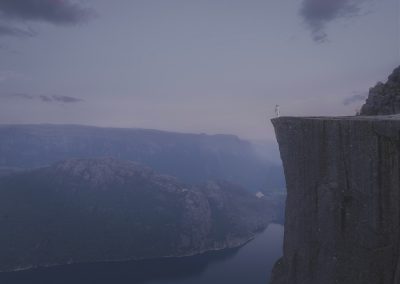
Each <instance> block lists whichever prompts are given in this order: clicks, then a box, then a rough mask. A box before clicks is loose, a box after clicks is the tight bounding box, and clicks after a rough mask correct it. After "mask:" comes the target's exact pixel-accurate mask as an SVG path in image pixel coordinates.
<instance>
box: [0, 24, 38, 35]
mask: <svg viewBox="0 0 400 284" xmlns="http://www.w3.org/2000/svg"><path fill="white" fill-rule="evenodd" d="M34 34H35V33H34V32H33V31H31V30H24V29H21V28H18V27H13V26H9V25H6V24H0V36H33V35H34Z"/></svg>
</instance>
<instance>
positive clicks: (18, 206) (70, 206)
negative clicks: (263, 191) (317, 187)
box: [0, 158, 274, 271]
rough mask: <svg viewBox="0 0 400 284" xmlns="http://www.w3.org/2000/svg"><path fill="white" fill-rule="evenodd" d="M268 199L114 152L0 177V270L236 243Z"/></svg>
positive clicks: (261, 215) (263, 218)
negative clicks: (194, 182)
mask: <svg viewBox="0 0 400 284" xmlns="http://www.w3.org/2000/svg"><path fill="white" fill-rule="evenodd" d="M273 218H274V208H273V205H272V204H271V203H270V202H269V201H268V200H266V199H263V198H257V197H255V196H254V195H253V194H251V193H249V192H248V191H246V190H244V189H242V188H241V187H238V186H235V185H232V184H230V183H227V182H207V183H205V184H203V185H201V186H190V185H187V184H185V183H182V182H180V181H179V180H177V179H176V178H174V177H170V176H166V175H159V174H157V173H155V172H154V171H153V170H151V169H150V168H148V167H145V166H142V165H140V164H137V163H133V162H130V161H121V160H117V159H114V158H93V159H69V160H66V161H62V162H59V163H56V164H54V165H51V166H46V167H42V168H38V169H33V170H26V171H21V172H16V173H12V174H8V175H6V176H3V177H1V178H0V231H1V234H0V251H1V258H0V271H10V270H16V269H25V268H30V267H38V266H50V265H57V264H68V263H80V262H98V261H120V260H128V259H143V258H159V257H167V256H185V255H193V254H198V253H202V252H205V251H208V250H216V249H224V248H230V247H236V246H239V245H241V244H243V243H245V242H246V241H248V240H250V239H251V238H252V237H253V236H254V234H255V233H256V232H257V231H259V230H262V229H263V228H265V227H266V226H267V225H268V223H269V222H270V221H271V220H272V219H273Z"/></svg>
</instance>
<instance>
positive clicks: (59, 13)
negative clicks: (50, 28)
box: [0, 0, 94, 36]
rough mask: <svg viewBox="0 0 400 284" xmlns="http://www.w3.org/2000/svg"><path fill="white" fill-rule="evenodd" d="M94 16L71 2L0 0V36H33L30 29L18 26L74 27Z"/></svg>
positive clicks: (57, 0) (66, 0) (58, 0)
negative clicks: (43, 23) (41, 24)
mask: <svg viewBox="0 0 400 284" xmlns="http://www.w3.org/2000/svg"><path fill="white" fill-rule="evenodd" d="M93 15H94V12H93V11H92V10H91V9H88V8H86V7H83V6H82V5H81V4H80V3H78V2H72V1H71V0H0V36H33V35H35V33H33V32H32V29H30V28H27V29H26V28H21V27H18V24H24V25H26V24H27V23H30V22H45V23H50V24H54V25H74V24H79V23H82V22H86V21H87V20H88V19H90V18H91V17H92V16H93Z"/></svg>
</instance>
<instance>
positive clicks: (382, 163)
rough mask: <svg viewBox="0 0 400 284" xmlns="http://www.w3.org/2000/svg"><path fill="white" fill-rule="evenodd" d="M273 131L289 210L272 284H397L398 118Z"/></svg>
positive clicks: (280, 121) (297, 121)
mask: <svg viewBox="0 0 400 284" xmlns="http://www.w3.org/2000/svg"><path fill="white" fill-rule="evenodd" d="M393 76H397V75H393ZM397 78H398V77H397ZM396 80H397V79H396ZM273 124H274V127H275V131H276V135H277V139H278V142H279V146H280V152H281V157H282V160H283V165H284V170H285V176H286V182H287V203H286V219H285V240H284V256H283V259H282V260H281V261H280V262H278V264H277V266H276V267H275V269H274V276H273V277H272V282H271V283H273V284H278V283H279V284H365V283H368V284H399V283H400V190H399V189H400V118H399V117H398V116H374V117H362V116H359V117H347V118H290V117H282V118H277V119H274V120H273Z"/></svg>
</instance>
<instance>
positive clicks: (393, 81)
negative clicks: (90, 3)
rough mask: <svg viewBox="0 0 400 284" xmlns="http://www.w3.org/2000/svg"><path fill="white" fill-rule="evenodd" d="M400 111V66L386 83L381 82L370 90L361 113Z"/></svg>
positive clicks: (380, 113) (392, 112) (374, 113)
mask: <svg viewBox="0 0 400 284" xmlns="http://www.w3.org/2000/svg"><path fill="white" fill-rule="evenodd" d="M399 113H400V66H399V67H397V68H396V69H394V71H393V72H392V74H391V75H390V76H389V78H388V80H387V82H386V83H382V82H379V83H378V84H376V86H375V87H373V88H371V89H370V90H369V95H368V98H367V101H366V103H365V104H364V105H363V107H362V109H361V115H389V114H399Z"/></svg>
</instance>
